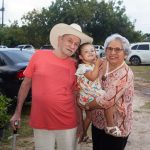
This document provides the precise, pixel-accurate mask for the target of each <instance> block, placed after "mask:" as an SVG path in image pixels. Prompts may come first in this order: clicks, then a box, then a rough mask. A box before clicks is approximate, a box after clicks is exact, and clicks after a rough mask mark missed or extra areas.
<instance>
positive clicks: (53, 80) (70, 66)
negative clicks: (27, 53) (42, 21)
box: [10, 23, 93, 150]
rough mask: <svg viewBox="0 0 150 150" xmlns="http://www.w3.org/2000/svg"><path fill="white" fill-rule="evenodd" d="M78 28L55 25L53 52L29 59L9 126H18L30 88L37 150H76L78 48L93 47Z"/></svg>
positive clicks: (40, 52) (44, 52) (31, 117)
mask: <svg viewBox="0 0 150 150" xmlns="http://www.w3.org/2000/svg"><path fill="white" fill-rule="evenodd" d="M92 41H93V39H92V38H91V37H89V36H87V35H86V34H84V33H82V30H81V27H80V26H79V25H77V24H71V25H67V24H63V23H60V24H57V25H55V26H54V27H53V28H52V30H51V32H50V42H51V45H52V46H53V48H54V49H55V50H53V51H49V50H45V51H37V52H36V53H35V54H34V55H33V56H32V58H31V60H30V62H29V64H28V66H27V68H26V70H25V71H24V75H25V78H24V80H23V82H22V84H21V87H20V90H19V93H18V104H17V107H16V110H15V113H14V115H13V116H12V118H11V120H10V121H11V124H12V126H13V128H14V129H15V126H14V123H15V121H18V122H20V120H21V110H22V106H23V103H24V101H25V98H26V96H27V94H28V92H29V89H30V88H31V87H32V105H31V115H30V126H31V127H32V128H33V131H34V140H35V149H36V150H54V149H55V143H57V150H75V147H76V146H75V145H76V144H75V143H76V133H77V125H78V124H77V123H78V121H77V118H78V117H77V109H76V102H75V95H74V86H75V82H76V78H75V71H76V66H75V64H76V63H75V61H74V60H73V59H72V58H71V57H70V56H72V55H73V54H74V53H75V52H76V50H77V49H78V47H79V45H80V44H82V43H85V42H89V43H92Z"/></svg>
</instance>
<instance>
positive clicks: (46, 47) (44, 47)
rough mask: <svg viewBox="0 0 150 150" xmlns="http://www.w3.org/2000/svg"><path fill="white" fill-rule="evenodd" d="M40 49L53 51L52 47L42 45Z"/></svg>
mask: <svg viewBox="0 0 150 150" xmlns="http://www.w3.org/2000/svg"><path fill="white" fill-rule="evenodd" d="M40 49H42V50H43V49H50V50H52V49H53V47H52V45H43V46H42V47H41V48H40Z"/></svg>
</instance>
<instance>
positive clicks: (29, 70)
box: [23, 51, 38, 78]
mask: <svg viewBox="0 0 150 150" xmlns="http://www.w3.org/2000/svg"><path fill="white" fill-rule="evenodd" d="M37 55H38V51H36V52H35V53H34V54H33V55H32V57H31V59H30V61H29V63H28V65H27V67H26V69H25V70H24V72H23V74H24V75H25V77H28V78H32V75H33V72H34V68H35V61H36V57H37Z"/></svg>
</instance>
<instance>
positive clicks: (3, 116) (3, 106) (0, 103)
mask: <svg viewBox="0 0 150 150" xmlns="http://www.w3.org/2000/svg"><path fill="white" fill-rule="evenodd" d="M11 101H12V100H11V99H10V98H8V97H6V96H5V95H0V128H2V127H4V126H5V125H6V124H7V123H8V121H9V115H8V106H9V105H10V102H11Z"/></svg>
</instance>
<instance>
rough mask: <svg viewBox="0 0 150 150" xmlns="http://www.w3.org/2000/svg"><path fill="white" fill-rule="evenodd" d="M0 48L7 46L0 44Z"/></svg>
mask: <svg viewBox="0 0 150 150" xmlns="http://www.w3.org/2000/svg"><path fill="white" fill-rule="evenodd" d="M0 48H8V47H7V46H6V45H0Z"/></svg>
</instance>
